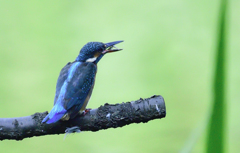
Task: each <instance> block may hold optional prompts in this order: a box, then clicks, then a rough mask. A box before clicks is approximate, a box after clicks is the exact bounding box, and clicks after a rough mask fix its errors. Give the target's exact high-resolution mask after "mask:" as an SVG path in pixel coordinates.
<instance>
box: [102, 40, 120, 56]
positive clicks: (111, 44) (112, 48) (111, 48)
mask: <svg viewBox="0 0 240 153" xmlns="http://www.w3.org/2000/svg"><path fill="white" fill-rule="evenodd" d="M121 42H123V41H114V42H109V43H106V44H105V46H106V50H104V51H103V52H102V53H103V54H106V53H112V52H116V51H120V50H122V49H119V48H117V47H115V45H116V44H118V43H121Z"/></svg>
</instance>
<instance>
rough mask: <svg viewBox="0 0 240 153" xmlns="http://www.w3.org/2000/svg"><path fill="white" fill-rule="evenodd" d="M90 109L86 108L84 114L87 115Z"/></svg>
mask: <svg viewBox="0 0 240 153" xmlns="http://www.w3.org/2000/svg"><path fill="white" fill-rule="evenodd" d="M90 110H92V109H91V108H88V109H85V110H84V112H83V115H86V114H87V112H90Z"/></svg>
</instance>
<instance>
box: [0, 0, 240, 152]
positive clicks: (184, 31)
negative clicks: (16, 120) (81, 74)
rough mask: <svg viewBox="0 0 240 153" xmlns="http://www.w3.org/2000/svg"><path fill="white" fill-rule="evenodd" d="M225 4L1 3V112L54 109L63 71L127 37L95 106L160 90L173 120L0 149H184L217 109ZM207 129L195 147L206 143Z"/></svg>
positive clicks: (234, 44) (233, 108)
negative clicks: (93, 44) (93, 49)
mask: <svg viewBox="0 0 240 153" xmlns="http://www.w3.org/2000/svg"><path fill="white" fill-rule="evenodd" d="M219 5H220V2H219V1H190V0H184V1H180V0H177V1H176V0H174V1H173V0H170V1H45V0H43V1H24V0H23V1H16V0H15V1H0V18H1V24H0V32H1V36H0V42H1V45H0V79H1V86H0V108H1V111H0V117H18V116H19V117H20V116H28V115H30V114H33V113H35V112H43V111H46V110H48V111H49V110H50V109H51V108H52V105H53V99H54V94H55V85H56V81H57V77H58V75H59V72H60V70H61V68H62V67H63V66H64V65H65V64H66V63H67V62H69V61H73V60H74V59H75V58H76V56H77V55H78V53H79V50H80V48H81V47H82V46H83V45H84V44H85V43H87V42H89V41H102V42H110V41H115V40H124V41H125V42H124V43H122V44H121V45H120V44H119V48H124V50H123V51H121V52H118V53H113V54H109V55H106V56H105V57H104V58H103V59H102V60H101V61H100V63H99V64H98V74H97V78H96V84H95V88H94V91H93V95H92V97H91V100H90V102H89V105H88V108H96V107H99V106H100V105H103V104H104V103H106V102H108V103H121V102H123V101H124V102H126V101H131V100H136V99H138V98H140V97H142V98H146V97H149V96H151V95H153V94H160V95H162V96H163V97H164V99H165V101H166V107H167V116H166V118H165V119H161V120H154V121H150V122H149V123H146V124H133V125H129V126H126V127H123V128H118V129H108V130H103V131H99V132H82V133H80V134H74V135H72V136H69V137H68V138H67V139H66V140H64V141H63V137H64V136H63V135H52V136H42V137H34V138H30V139H25V140H23V141H19V142H17V141H8V140H6V141H2V142H0V152H1V153H2V152H3V153H4V152H8V153H15V152H18V153H21V152H22V153H28V152H35V153H40V152H45V151H47V152H52V153H55V152H90V153H101V152H105V153H122V152H125V153H145V152H153V153H155V152H178V151H180V150H181V148H182V147H183V145H184V143H185V141H187V139H188V137H189V135H190V133H191V131H192V130H193V129H195V128H196V127H197V126H198V125H199V123H200V122H202V121H203V120H204V119H205V118H206V116H207V115H208V112H209V110H210V106H211V104H212V103H211V102H212V100H213V97H212V95H213V94H212V93H213V92H212V80H213V76H214V68H215V58H214V57H215V48H216V45H217V44H216V37H217V33H216V27H217V24H218V22H217V20H218V13H219V11H218V10H219ZM239 5H240V2H239V1H232V2H231V4H230V6H229V7H230V9H229V16H230V19H229V20H230V24H229V27H228V28H229V29H228V32H229V37H228V38H229V44H228V46H227V54H228V56H227V58H228V59H227V61H228V63H227V65H228V67H227V69H226V73H227V76H228V77H227V80H226V82H228V86H226V92H227V97H226V102H227V103H228V105H229V106H228V108H227V109H228V110H227V112H228V114H227V117H228V119H227V121H228V124H227V125H228V127H227V128H226V129H227V133H226V134H227V137H226V143H227V144H228V146H227V148H228V150H229V152H237V151H238V150H239V149H240V147H239V143H238V142H239V140H240V132H239V127H240V121H239V119H238V117H239V116H240V111H239V108H240V103H239V100H240V97H239V92H240V81H239V78H240V72H239V69H240V61H239V57H240V56H239V55H240V52H239V48H240V43H239V40H240V29H239V27H240V21H239V18H238V17H239V12H240V11H239V10H240V9H239V7H238V6H239ZM205 140H206V137H205V133H203V134H202V136H201V137H200V140H199V141H198V142H197V144H196V145H195V146H194V148H193V152H196V153H202V152H204V150H205V144H206V143H205Z"/></svg>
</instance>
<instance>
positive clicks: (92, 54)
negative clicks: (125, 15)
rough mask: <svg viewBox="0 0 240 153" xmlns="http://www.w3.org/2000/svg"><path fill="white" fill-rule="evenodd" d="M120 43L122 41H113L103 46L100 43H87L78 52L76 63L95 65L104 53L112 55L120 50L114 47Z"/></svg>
mask: <svg viewBox="0 0 240 153" xmlns="http://www.w3.org/2000/svg"><path fill="white" fill-rule="evenodd" d="M121 42H123V41H114V42H110V43H105V44H104V43H102V42H89V43H87V44H86V45H84V46H83V48H82V49H81V50H80V53H79V55H78V57H77V58H76V61H80V62H92V63H95V64H97V63H98V62H99V60H100V59H101V58H102V57H103V55H105V54H106V53H112V52H116V51H120V50H122V49H118V48H116V47H115V46H114V45H116V44H118V43H121Z"/></svg>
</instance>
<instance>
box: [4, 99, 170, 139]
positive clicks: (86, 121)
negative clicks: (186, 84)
mask: <svg viewBox="0 0 240 153" xmlns="http://www.w3.org/2000/svg"><path fill="white" fill-rule="evenodd" d="M46 115H47V112H43V113H35V114H33V115H31V116H26V117H17V118H0V140H5V139H12V140H22V139H24V138H29V137H33V136H43V135H50V134H62V133H65V130H66V129H67V128H70V127H74V126H78V127H79V128H80V130H81V131H98V130H102V129H108V128H117V127H122V126H125V125H128V124H131V123H140V122H143V123H146V122H148V121H150V120H153V119H157V118H159V119H160V118H163V117H165V116H166V108H165V102H164V99H163V97H162V96H152V97H150V98H147V99H139V100H137V101H132V102H127V103H121V104H114V105H110V104H107V103H106V104H105V105H104V106H100V107H99V108H97V109H93V110H91V111H89V112H88V113H87V114H86V115H84V116H82V115H78V116H77V117H76V118H74V119H72V120H69V121H59V122H56V123H54V124H41V121H42V120H43V118H44V117H45V116H46Z"/></svg>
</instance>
